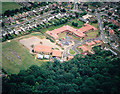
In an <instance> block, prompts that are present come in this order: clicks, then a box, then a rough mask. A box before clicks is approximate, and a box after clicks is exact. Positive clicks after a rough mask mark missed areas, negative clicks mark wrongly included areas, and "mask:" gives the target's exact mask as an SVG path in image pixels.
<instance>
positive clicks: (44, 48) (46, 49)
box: [34, 45, 52, 53]
mask: <svg viewBox="0 0 120 94" xmlns="http://www.w3.org/2000/svg"><path fill="white" fill-rule="evenodd" d="M34 51H35V52H49V53H51V52H52V47H50V46H43V45H35V47H34Z"/></svg>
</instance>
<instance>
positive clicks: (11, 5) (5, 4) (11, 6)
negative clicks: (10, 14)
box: [2, 2, 22, 13]
mask: <svg viewBox="0 0 120 94" xmlns="http://www.w3.org/2000/svg"><path fill="white" fill-rule="evenodd" d="M21 7H22V6H20V5H19V4H17V3H15V2H2V13H4V12H5V11H6V10H13V9H19V8H21Z"/></svg>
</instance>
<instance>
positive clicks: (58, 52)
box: [52, 50, 62, 57]
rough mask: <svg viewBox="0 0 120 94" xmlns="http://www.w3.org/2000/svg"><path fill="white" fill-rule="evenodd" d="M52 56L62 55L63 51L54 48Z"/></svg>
mask: <svg viewBox="0 0 120 94" xmlns="http://www.w3.org/2000/svg"><path fill="white" fill-rule="evenodd" d="M52 56H56V57H61V56H62V52H61V51H60V50H53V51H52Z"/></svg>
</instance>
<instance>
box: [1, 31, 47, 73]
mask: <svg viewBox="0 0 120 94" xmlns="http://www.w3.org/2000/svg"><path fill="white" fill-rule="evenodd" d="M32 35H34V36H35V35H36V32H35V33H33V34H30V35H26V36H22V38H26V37H30V36H32ZM22 38H21V37H20V38H16V39H13V40H11V42H7V41H6V42H3V43H2V52H3V55H2V67H3V69H4V70H5V71H6V72H7V73H8V74H11V73H13V74H17V73H19V71H20V70H25V69H27V68H29V67H30V66H31V65H38V66H40V65H41V64H43V63H45V62H40V61H38V60H35V56H32V55H31V54H30V53H29V50H28V49H27V48H25V47H24V46H23V45H22V44H21V43H19V41H18V40H19V39H22Z"/></svg>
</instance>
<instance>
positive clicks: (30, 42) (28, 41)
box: [19, 36, 61, 53]
mask: <svg viewBox="0 0 120 94" xmlns="http://www.w3.org/2000/svg"><path fill="white" fill-rule="evenodd" d="M19 42H20V43H21V44H22V45H23V46H25V47H26V48H28V49H29V51H30V53H32V50H33V48H34V46H35V45H45V46H51V47H52V48H58V49H59V50H61V48H60V47H59V46H57V45H56V44H55V43H52V42H50V40H48V39H40V38H38V37H35V36H33V37H30V38H25V39H21V40H19Z"/></svg>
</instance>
